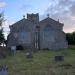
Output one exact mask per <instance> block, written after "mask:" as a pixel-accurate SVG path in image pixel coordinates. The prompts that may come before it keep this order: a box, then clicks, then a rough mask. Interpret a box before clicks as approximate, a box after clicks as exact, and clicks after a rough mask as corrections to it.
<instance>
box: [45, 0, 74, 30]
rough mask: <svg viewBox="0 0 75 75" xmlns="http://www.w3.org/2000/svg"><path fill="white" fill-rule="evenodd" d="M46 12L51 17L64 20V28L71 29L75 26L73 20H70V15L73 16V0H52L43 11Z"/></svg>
mask: <svg viewBox="0 0 75 75" xmlns="http://www.w3.org/2000/svg"><path fill="white" fill-rule="evenodd" d="M56 1H57V3H55V2H56ZM48 13H49V14H50V17H51V18H53V19H55V20H58V19H60V21H61V22H64V23H65V27H64V29H66V30H71V28H74V27H75V26H74V24H75V22H74V21H75V20H72V16H73V17H75V0H54V1H53V2H52V4H50V6H49V7H48V8H47V10H46V12H45V14H48Z"/></svg>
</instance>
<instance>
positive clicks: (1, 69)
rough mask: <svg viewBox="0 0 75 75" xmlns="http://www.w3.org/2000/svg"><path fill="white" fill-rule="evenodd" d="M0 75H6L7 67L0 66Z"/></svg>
mask: <svg viewBox="0 0 75 75" xmlns="http://www.w3.org/2000/svg"><path fill="white" fill-rule="evenodd" d="M0 75H8V67H7V66H6V65H2V66H0Z"/></svg>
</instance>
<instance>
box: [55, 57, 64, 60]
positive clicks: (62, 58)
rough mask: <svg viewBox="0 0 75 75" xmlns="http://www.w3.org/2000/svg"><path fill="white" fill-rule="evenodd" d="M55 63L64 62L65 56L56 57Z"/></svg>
mask: <svg viewBox="0 0 75 75" xmlns="http://www.w3.org/2000/svg"><path fill="white" fill-rule="evenodd" d="M55 61H64V56H55Z"/></svg>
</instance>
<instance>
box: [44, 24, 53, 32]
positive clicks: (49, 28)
mask: <svg viewBox="0 0 75 75" xmlns="http://www.w3.org/2000/svg"><path fill="white" fill-rule="evenodd" d="M51 28H52V27H51V26H50V25H46V26H45V28H44V31H50V30H51Z"/></svg>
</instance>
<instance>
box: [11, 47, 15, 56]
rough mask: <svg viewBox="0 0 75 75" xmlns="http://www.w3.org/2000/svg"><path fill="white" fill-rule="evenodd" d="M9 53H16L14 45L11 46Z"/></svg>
mask: <svg viewBox="0 0 75 75" xmlns="http://www.w3.org/2000/svg"><path fill="white" fill-rule="evenodd" d="M11 53H12V55H15V54H16V46H12V47H11Z"/></svg>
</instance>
